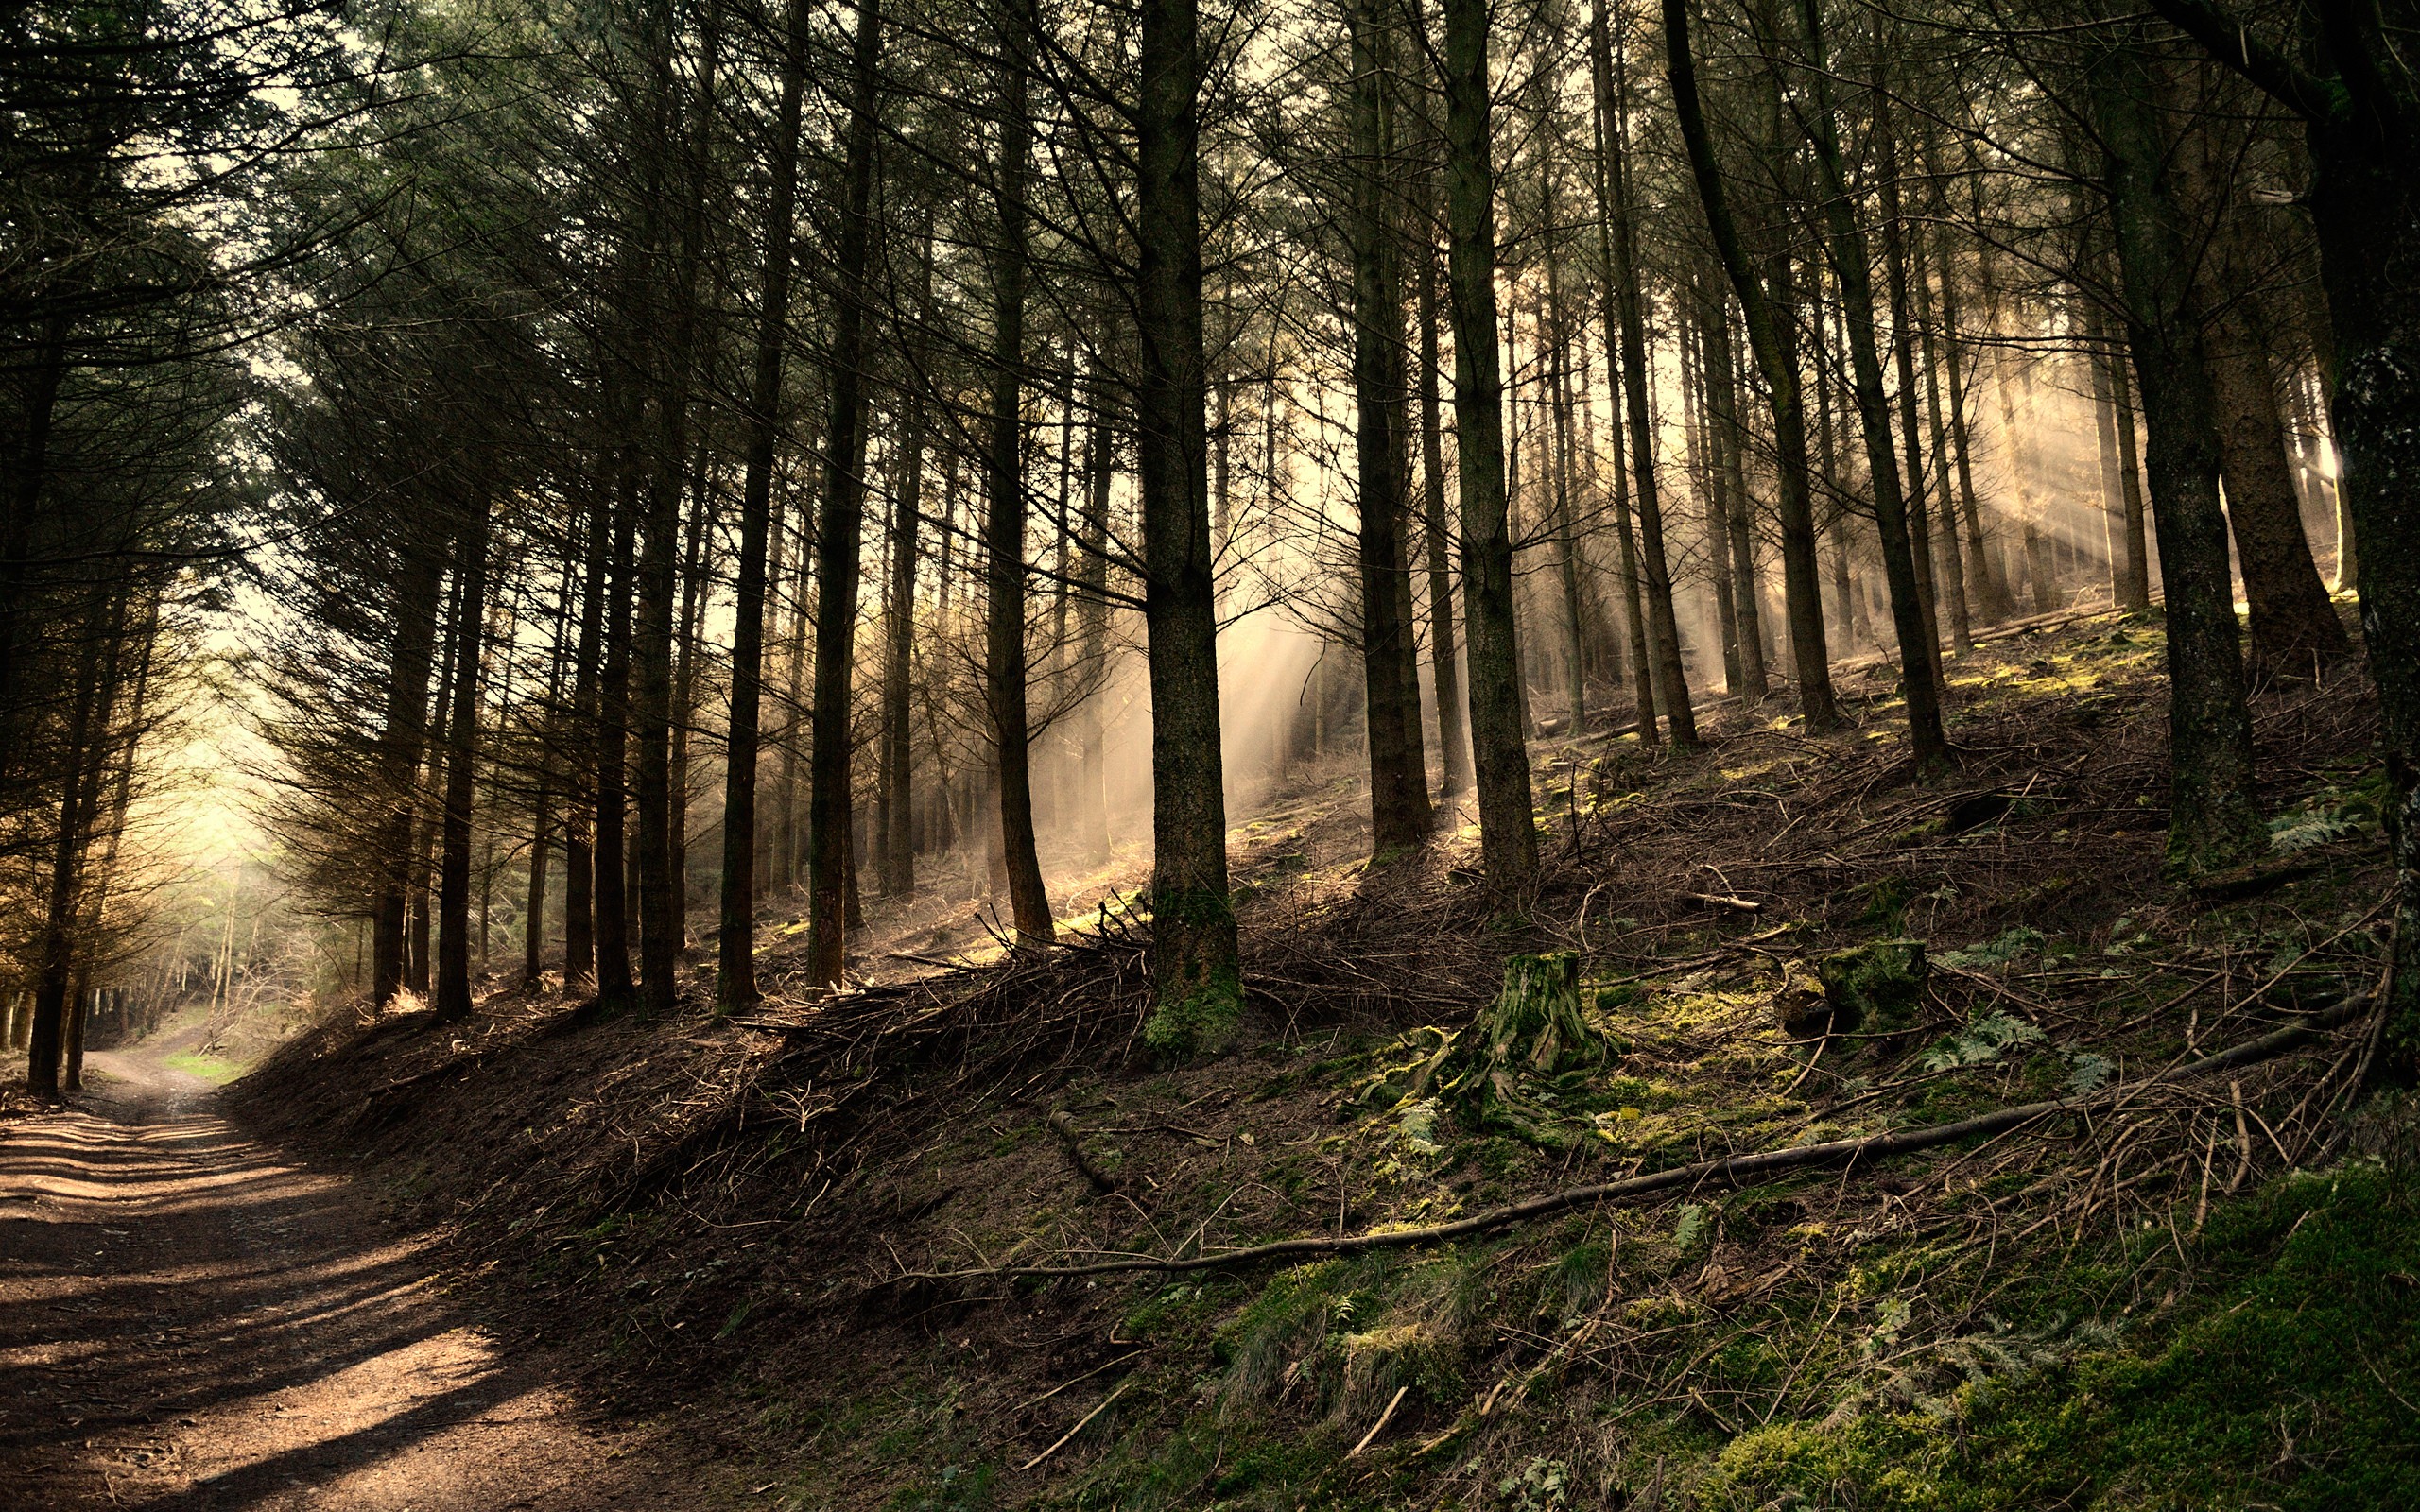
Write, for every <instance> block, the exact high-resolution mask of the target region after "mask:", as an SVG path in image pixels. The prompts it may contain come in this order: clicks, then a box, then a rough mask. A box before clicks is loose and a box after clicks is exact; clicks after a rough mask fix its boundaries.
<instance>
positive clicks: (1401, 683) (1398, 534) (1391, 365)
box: [1344, 0, 1431, 857]
mask: <svg viewBox="0 0 2420 1512" xmlns="http://www.w3.org/2000/svg"><path fill="white" fill-rule="evenodd" d="M1344 4H1345V23H1346V26H1347V28H1348V30H1349V31H1350V33H1351V48H1352V64H1353V86H1352V96H1351V111H1352V123H1353V125H1352V129H1353V154H1354V159H1355V170H1354V176H1353V204H1352V212H1351V215H1352V219H1351V227H1352V250H1353V397H1354V403H1355V407H1356V424H1355V427H1354V459H1355V463H1356V466H1357V470H1358V472H1359V483H1360V500H1359V503H1360V515H1361V522H1360V530H1359V542H1358V544H1359V563H1358V565H1359V567H1360V578H1361V582H1360V587H1361V605H1360V607H1361V668H1362V685H1363V688H1364V690H1365V694H1364V696H1365V700H1366V707H1367V709H1368V720H1367V727H1368V740H1367V742H1366V745H1367V753H1368V757H1369V763H1370V830H1371V834H1370V848H1371V851H1372V853H1373V854H1374V855H1377V856H1382V857H1383V856H1386V855H1389V854H1391V853H1392V852H1395V851H1409V850H1412V849H1415V848H1417V847H1420V846H1423V845H1426V844H1427V842H1428V833H1429V829H1430V823H1431V820H1430V816H1429V811H1428V773H1427V769H1426V767H1427V764H1426V761H1424V760H1423V759H1422V753H1421V740H1420V696H1419V683H1418V680H1417V674H1416V672H1415V670H1414V668H1415V666H1416V664H1417V660H1418V654H1419V653H1418V650H1417V648H1416V647H1415V645H1414V644H1413V639H1412V628H1411V625H1410V623H1409V618H1408V616H1407V615H1406V614H1405V613H1404V610H1405V608H1406V601H1405V599H1404V596H1403V591H1404V587H1405V573H1406V562H1405V556H1404V547H1403V524H1404V519H1405V516H1406V514H1407V513H1408V506H1409V502H1410V489H1409V479H1408V477H1407V473H1408V472H1409V461H1410V455H1409V447H1408V446H1407V445H1406V438H1405V435H1404V420H1405V415H1404V400H1405V397H1406V394H1405V389H1406V385H1405V383H1404V340H1403V335H1404V332H1403V276H1402V264H1401V260H1400V256H1399V253H1398V239H1397V236H1396V232H1395V227H1394V224H1393V219H1392V216H1391V215H1388V213H1387V207H1388V205H1389V202H1390V201H1391V199H1392V196H1393V195H1394V193H1395V185H1394V184H1393V182H1392V179H1393V177H1394V175H1393V172H1392V169H1393V163H1394V132H1393V121H1392V111H1391V110H1390V108H1389V102H1388V100H1387V98H1386V83H1385V81H1386V77H1387V74H1388V65H1389V64H1391V63H1392V52H1393V49H1392V47H1391V46H1390V45H1389V38H1388V34H1387V33H1386V32H1385V31H1384V30H1383V28H1384V27H1385V26H1387V25H1388V24H1389V23H1388V20H1387V17H1386V16H1385V15H1384V14H1383V13H1382V12H1381V9H1380V8H1379V6H1378V5H1377V4H1376V0H1344ZM1408 689H1409V691H1410V697H1409V700H1407V699H1406V697H1405V693H1406V691H1407V690H1408Z"/></svg>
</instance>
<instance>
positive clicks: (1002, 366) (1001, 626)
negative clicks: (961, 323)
mask: <svg viewBox="0 0 2420 1512" xmlns="http://www.w3.org/2000/svg"><path fill="white" fill-rule="evenodd" d="M1027 14H1028V13H1027V12H1024V11H1023V10H1019V11H1018V15H1019V17H1020V18H1022V17H1024V16H1025V15H1027ZM1009 26H1011V27H1012V28H1015V32H1014V34H1013V35H1012V36H1011V37H1008V38H1005V39H1003V46H1002V49H1001V53H1002V57H1003V60H1004V61H1003V63H1002V67H1001V86H1002V87H1001V100H1000V159H999V163H998V164H997V167H996V173H997V179H996V180H995V181H994V185H993V192H994V196H995V198H996V208H997V210H998V213H999V217H1000V221H999V236H1000V240H999V244H998V245H997V246H996V247H994V249H993V264H992V426H991V436H990V438H989V444H988V445H987V446H986V447H985V450H984V469H983V477H984V495H985V498H984V515H983V544H984V550H985V559H986V563H987V569H988V570H987V575H986V588H987V593H986V597H985V606H984V608H985V611H984V659H983V670H984V683H985V688H984V695H985V701H986V702H987V703H989V704H990V705H991V711H992V734H993V740H994V753H995V763H996V767H995V769H996V771H997V773H998V776H999V788H998V792H997V795H996V796H997V798H998V801H999V806H1000V808H999V821H1000V847H1001V859H1002V860H1003V861H1004V862H1005V863H1006V867H1007V870H1008V883H1009V916H1010V919H1011V921H1012V922H1013V923H1014V925H1015V927H1016V932H1017V943H1018V944H1019V946H1021V947H1031V948H1039V947H1041V946H1045V945H1047V944H1049V943H1050V940H1051V936H1052V930H1051V921H1050V896H1049V894H1048V893H1047V892H1046V891H1045V890H1044V887H1043V884H1042V862H1041V860H1040V858H1039V856H1038V855H1037V854H1036V851H1035V849H1034V834H1033V737H1032V733H1031V730H1030V727H1029V723H1028V720H1027V712H1026V672H1027V662H1026V646H1025V589H1026V563H1025V525H1026V507H1025V299H1026V275H1027V259H1028V249H1027V247H1026V179H1027V177H1028V175H1029V172H1030V167H1029V160H1030V157H1031V154H1032V151H1033V125H1032V121H1031V120H1030V118H1029V116H1028V114H1027V94H1028V83H1027V77H1026V61H1025V50H1026V46H1027V42H1028V32H1027V30H1026V28H1027V27H1028V26H1029V22H1027V21H1026V20H1024V19H1016V20H1011V22H1010V23H1009Z"/></svg>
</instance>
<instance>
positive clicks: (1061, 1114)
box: [1050, 1108, 1117, 1197]
mask: <svg viewBox="0 0 2420 1512" xmlns="http://www.w3.org/2000/svg"><path fill="white" fill-rule="evenodd" d="M1050 1132H1051V1133H1053V1134H1056V1135H1058V1136H1059V1143H1062V1144H1063V1145H1065V1146H1066V1147H1067V1159H1069V1160H1073V1161H1075V1162H1076V1169H1077V1170H1078V1171H1080V1172H1081V1173H1082V1174H1083V1177H1084V1179H1085V1180H1086V1181H1087V1182H1089V1183H1091V1185H1092V1189H1093V1190H1094V1191H1095V1192H1098V1193H1099V1194H1101V1195H1102V1196H1104V1197H1105V1196H1107V1195H1109V1194H1111V1193H1113V1192H1115V1191H1116V1190H1117V1178H1116V1177H1114V1176H1111V1175H1110V1174H1109V1173H1108V1172H1106V1171H1104V1170H1102V1169H1101V1168H1100V1167H1099V1166H1098V1165H1097V1164H1096V1163H1094V1161H1093V1158H1092V1157H1091V1156H1089V1155H1086V1154H1085V1153H1084V1144H1083V1135H1082V1134H1081V1133H1080V1132H1079V1131H1078V1129H1077V1128H1076V1121H1075V1120H1074V1119H1073V1118H1070V1117H1069V1116H1068V1115H1067V1110H1066V1109H1065V1108H1060V1109H1059V1110H1058V1111H1057V1112H1055V1113H1052V1114H1051V1115H1050Z"/></svg>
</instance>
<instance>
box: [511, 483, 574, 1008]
mask: <svg viewBox="0 0 2420 1512" xmlns="http://www.w3.org/2000/svg"><path fill="white" fill-rule="evenodd" d="M574 518H575V521H576V520H577V518H578V517H577V516H575V517H574ZM568 539H569V540H576V539H577V538H568ZM577 574H578V569H577V567H576V566H575V564H574V561H573V548H572V546H571V545H569V544H566V547H565V549H564V551H563V556H562V576H561V578H559V579H558V582H557V587H556V592H555V634H554V644H553V645H552V646H551V647H550V648H549V649H548V651H547V655H546V693H545V702H544V705H543V706H542V712H541V713H540V716H539V721H538V724H539V730H540V737H541V738H540V742H539V749H538V791H537V793H536V795H535V796H534V797H533V798H532V799H531V800H530V804H529V892H528V902H527V906H526V907H525V908H523V909H522V912H521V980H522V985H523V986H524V987H525V988H529V989H532V990H534V989H535V988H537V986H538V984H539V981H540V979H541V978H542V977H543V976H544V973H545V968H546V892H547V882H548V880H549V879H548V876H547V873H548V871H549V870H550V869H551V863H552V861H553V859H554V849H555V805H556V803H557V802H558V801H559V799H560V798H561V794H560V792H559V791H558V788H557V785H556V784H557V783H559V782H561V781H562V743H563V742H562V737H563V727H564V723H565V721H564V719H563V659H564V657H565V656H567V655H568V654H569V653H570V651H571V595H572V584H573V582H574V580H575V579H576V577H577Z"/></svg>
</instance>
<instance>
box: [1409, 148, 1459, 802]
mask: <svg viewBox="0 0 2420 1512" xmlns="http://www.w3.org/2000/svg"><path fill="white" fill-rule="evenodd" d="M1434 198H1435V196H1434V189H1433V186H1432V187H1431V188H1430V189H1429V190H1428V191H1427V192H1426V193H1425V194H1424V196H1423V198H1422V204H1423V206H1424V209H1425V208H1426V206H1427V205H1429V204H1431V203H1433V201H1434ZM1414 255H1415V256H1416V257H1418V258H1419V260H1420V278H1419V301H1420V302H1419V309H1418V312H1417V313H1418V316H1419V320H1420V490H1421V515H1422V532H1421V533H1422V535H1423V536H1424V537H1425V538H1426V547H1427V557H1428V667H1429V674H1430V679H1431V680H1432V681H1433V682H1434V683H1435V684H1436V688H1437V752H1438V761H1439V764H1440V773H1441V778H1440V781H1439V783H1438V789H1439V794H1440V796H1441V798H1442V799H1443V800H1444V801H1446V802H1447V803H1451V802H1452V800H1453V799H1457V798H1460V797H1461V795H1462V794H1464V793H1467V792H1469V791H1470V786H1471V745H1470V736H1469V734H1468V732H1467V731H1466V730H1464V728H1463V725H1462V669H1461V653H1460V651H1459V650H1457V649H1456V647H1457V646H1458V644H1459V638H1458V637H1457V636H1456V634H1455V632H1454V572H1453V567H1452V564H1451V559H1450V558H1449V556H1448V552H1449V550H1450V547H1451V540H1450V538H1451V532H1450V531H1449V530H1448V528H1447V527H1446V524H1445V440H1444V426H1443V424H1442V423H1441V421H1440V417H1439V415H1438V407H1439V403H1440V396H1441V391H1442V388H1443V384H1442V383H1441V381H1440V380H1439V378H1438V356H1437V314H1438V312H1437V249H1436V247H1435V246H1434V245H1433V244H1432V243H1431V241H1430V233H1429V232H1428V231H1427V230H1426V228H1425V227H1424V229H1423V230H1422V232H1421V233H1420V236H1419V238H1418V241H1417V246H1416V249H1415V251H1414Z"/></svg>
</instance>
